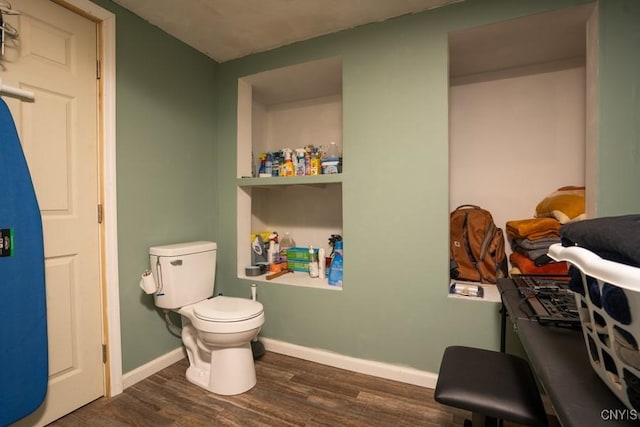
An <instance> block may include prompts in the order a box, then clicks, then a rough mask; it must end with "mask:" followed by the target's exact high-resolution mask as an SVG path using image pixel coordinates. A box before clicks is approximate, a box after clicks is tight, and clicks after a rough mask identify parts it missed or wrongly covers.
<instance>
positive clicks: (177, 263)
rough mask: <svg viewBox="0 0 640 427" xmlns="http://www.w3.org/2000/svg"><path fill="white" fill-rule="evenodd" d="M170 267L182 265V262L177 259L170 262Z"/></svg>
mask: <svg viewBox="0 0 640 427" xmlns="http://www.w3.org/2000/svg"><path fill="white" fill-rule="evenodd" d="M171 265H182V260H181V259H177V260H175V261H171Z"/></svg>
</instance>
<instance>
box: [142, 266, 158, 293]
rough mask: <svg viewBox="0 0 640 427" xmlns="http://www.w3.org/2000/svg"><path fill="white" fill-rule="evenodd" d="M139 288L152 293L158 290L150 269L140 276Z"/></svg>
mask: <svg viewBox="0 0 640 427" xmlns="http://www.w3.org/2000/svg"><path fill="white" fill-rule="evenodd" d="M140 288H141V289H142V290H143V291H144V292H145V293H147V294H153V293H155V292H156V291H157V290H158V286H157V285H156V281H155V279H154V278H153V274H151V272H150V271H145V272H144V273H143V274H142V276H141V278H140Z"/></svg>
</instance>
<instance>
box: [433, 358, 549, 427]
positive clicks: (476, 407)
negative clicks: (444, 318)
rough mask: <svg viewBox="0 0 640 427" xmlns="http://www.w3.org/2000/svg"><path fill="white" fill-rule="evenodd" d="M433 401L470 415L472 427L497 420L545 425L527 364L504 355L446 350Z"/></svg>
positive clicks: (542, 408) (545, 419) (536, 390)
mask: <svg viewBox="0 0 640 427" xmlns="http://www.w3.org/2000/svg"><path fill="white" fill-rule="evenodd" d="M434 397H435V400H436V401H437V402H439V403H442V404H444V405H448V406H452V407H455V408H460V409H465V410H468V411H471V412H472V413H473V416H472V424H473V427H481V426H485V425H486V426H491V425H497V420H504V421H511V422H514V423H518V424H523V425H529V426H547V425H548V421H547V415H546V413H545V410H544V406H543V404H542V400H541V399H540V394H539V392H538V387H537V386H536V382H535V379H534V377H533V373H532V372H531V368H530V367H529V364H528V363H527V362H526V361H525V360H523V359H521V358H520V357H517V356H513V355H511V354H507V353H500V352H497V351H490V350H482V349H478V348H471V347H462V346H452V347H448V348H446V349H445V352H444V355H443V357H442V364H441V366H440V373H439V375H438V382H437V384H436V389H435V393H434ZM465 425H468V421H465Z"/></svg>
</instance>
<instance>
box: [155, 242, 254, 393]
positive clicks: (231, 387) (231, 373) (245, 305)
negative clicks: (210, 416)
mask: <svg viewBox="0 0 640 427" xmlns="http://www.w3.org/2000/svg"><path fill="white" fill-rule="evenodd" d="M216 248H217V246H216V244H215V243H213V242H189V243H179V244H174V245H166V246H156V247H152V248H150V250H149V254H150V260H151V271H152V274H153V277H154V279H155V281H156V287H157V289H156V292H155V294H154V301H155V304H156V306H158V307H160V308H163V309H165V310H171V311H174V312H176V313H178V314H180V316H181V317H182V332H181V335H182V342H183V344H184V346H185V349H186V351H187V357H188V359H189V368H188V369H187V372H186V376H187V379H188V380H189V381H190V382H191V383H193V384H196V385H198V386H200V387H203V388H205V389H206V390H208V391H210V392H212V393H216V394H221V395H234V394H240V393H244V392H246V391H248V390H250V389H251V388H252V387H253V386H254V385H255V384H256V373H255V366H254V361H253V352H252V350H251V341H252V340H253V339H254V338H255V337H256V336H257V335H258V333H259V332H260V328H261V327H262V325H263V324H264V322H265V315H264V308H263V306H262V304H260V303H259V302H257V301H254V300H252V299H249V298H237V297H227V296H217V297H213V298H211V295H212V294H213V290H214V280H215V260H216Z"/></svg>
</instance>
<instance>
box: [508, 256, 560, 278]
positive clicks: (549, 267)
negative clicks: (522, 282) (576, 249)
mask: <svg viewBox="0 0 640 427" xmlns="http://www.w3.org/2000/svg"><path fill="white" fill-rule="evenodd" d="M509 261H510V262H511V265H512V266H514V267H516V268H518V270H520V271H521V272H522V274H552V275H558V276H565V275H567V273H568V270H569V266H568V265H567V263H566V262H564V261H562V262H551V263H549V264H546V265H541V266H540V267H538V266H536V264H535V263H534V262H533V261H532V260H530V259H529V258H528V257H527V256H526V255H523V254H521V253H518V252H513V253H512V254H511V255H509Z"/></svg>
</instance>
